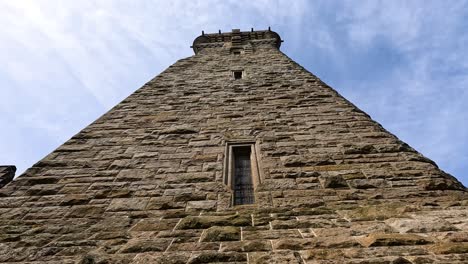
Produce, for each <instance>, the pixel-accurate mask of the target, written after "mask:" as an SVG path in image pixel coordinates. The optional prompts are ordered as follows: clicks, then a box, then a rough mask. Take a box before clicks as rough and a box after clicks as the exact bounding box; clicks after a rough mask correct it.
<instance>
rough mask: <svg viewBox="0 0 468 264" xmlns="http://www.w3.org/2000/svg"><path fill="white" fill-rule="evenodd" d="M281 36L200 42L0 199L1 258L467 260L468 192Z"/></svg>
mask: <svg viewBox="0 0 468 264" xmlns="http://www.w3.org/2000/svg"><path fill="white" fill-rule="evenodd" d="M281 42H282V40H281V38H280V36H279V35H278V34H277V33H275V32H273V31H271V30H262V31H254V30H253V29H252V30H251V31H247V32H242V31H240V30H232V32H226V33H221V32H219V33H214V34H205V33H203V34H202V35H201V36H199V37H197V38H196V39H195V41H194V43H193V46H192V47H193V50H194V52H195V55H193V56H191V57H189V58H185V59H181V60H179V61H177V62H176V63H175V64H173V65H172V66H170V67H169V68H168V69H166V70H165V71H164V72H162V73H161V74H159V75H158V76H156V77H155V78H154V79H152V80H151V81H149V82H148V83H147V84H145V85H144V86H143V87H142V88H140V89H138V90H137V91H136V92H135V93H133V94H132V95H131V96H129V97H128V98H127V99H125V100H124V101H122V102H121V103H120V104H118V105H117V106H115V107H114V108H113V109H112V110H110V111H109V112H108V113H106V114H104V115H103V116H102V117H101V118H99V119H98V120H96V121H95V122H93V123H92V124H91V125H89V126H88V127H86V128H85V129H83V130H82V131H81V132H79V133H78V134H77V135H75V136H73V137H72V138H71V139H70V140H68V141H67V142H66V143H65V144H63V145H62V146H60V147H59V148H58V149H56V150H55V151H53V152H52V153H50V154H49V155H48V156H46V157H45V158H44V159H42V160H40V161H39V162H38V163H36V164H35V165H34V166H33V167H31V168H30V169H28V170H27V171H26V172H25V173H24V174H22V175H21V176H19V177H18V178H17V179H16V180H14V181H12V182H11V183H9V184H7V185H6V186H4V187H3V188H2V189H0V196H1V198H0V212H1V213H0V262H2V263H50V264H52V263H82V264H85V263H184V264H185V263H317V264H325V263H355V264H358V263H361V264H364V263H375V264H384V263H385V264H387V263H388V264H390V263H394V264H397V263H398V264H402V263H413V264H419V263H468V193H467V190H466V188H465V187H464V186H463V185H462V184H461V183H460V182H458V181H457V180H456V179H455V178H454V177H452V176H450V175H448V174H447V173H445V172H443V171H442V170H440V169H439V168H438V167H437V165H436V164H435V163H434V162H433V161H431V160H429V159H428V158H426V157H424V156H423V155H421V154H420V153H418V152H417V151H415V150H414V149H412V148H411V147H410V146H408V145H407V144H405V143H404V142H402V141H400V140H399V139H398V138H397V137H396V136H395V135H392V134H391V133H389V132H388V131H386V130H385V129H384V128H382V127H381V126H380V125H379V124H378V123H377V122H375V121H373V120H372V119H371V118H370V117H369V116H368V115H367V114H366V113H364V112H363V111H361V110H360V109H359V108H357V107H356V106H355V105H353V104H352V103H351V102H349V101H347V100H346V99H345V98H343V97H342V96H340V95H339V94H338V93H337V92H336V91H335V90H333V89H332V88H331V87H329V86H328V85H327V84H325V83H324V82H323V81H321V80H320V79H319V78H317V77H316V76H315V75H313V74H311V73H310V72H308V71H307V70H306V69H304V68H303V67H301V66H300V65H298V64H297V63H295V62H294V61H293V60H291V59H290V58H288V57H287V56H286V55H285V54H283V53H282V52H281V51H280V49H279V48H280V46H281Z"/></svg>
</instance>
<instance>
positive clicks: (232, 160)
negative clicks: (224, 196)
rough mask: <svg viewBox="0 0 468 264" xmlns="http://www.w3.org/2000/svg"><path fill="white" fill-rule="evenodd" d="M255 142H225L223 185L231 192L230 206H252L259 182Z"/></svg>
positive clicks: (259, 170) (257, 155)
mask: <svg viewBox="0 0 468 264" xmlns="http://www.w3.org/2000/svg"><path fill="white" fill-rule="evenodd" d="M257 147H258V146H257V144H256V143H255V142H251V141H244V142H242V141H241V142H227V144H226V155H225V160H224V184H226V185H227V186H228V187H229V189H230V190H231V194H232V196H231V198H232V199H231V202H232V205H242V204H254V203H255V189H256V188H257V186H258V185H259V184H260V182H261V177H260V172H261V169H260V166H259V161H258V157H259V154H258V148H257Z"/></svg>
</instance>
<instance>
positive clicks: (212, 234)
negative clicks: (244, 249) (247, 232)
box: [200, 226, 240, 242]
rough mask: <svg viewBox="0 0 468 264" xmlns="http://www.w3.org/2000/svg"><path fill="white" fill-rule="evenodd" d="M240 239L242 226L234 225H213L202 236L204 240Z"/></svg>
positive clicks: (201, 239)
mask: <svg viewBox="0 0 468 264" xmlns="http://www.w3.org/2000/svg"><path fill="white" fill-rule="evenodd" d="M235 240H240V228H239V227H234V226H212V227H210V228H208V229H206V230H205V232H204V233H203V235H202V236H201V238H200V241H202V242H214V241H235Z"/></svg>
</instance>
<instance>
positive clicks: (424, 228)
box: [385, 217, 458, 233]
mask: <svg viewBox="0 0 468 264" xmlns="http://www.w3.org/2000/svg"><path fill="white" fill-rule="evenodd" d="M385 223H387V224H388V225H389V226H391V227H392V228H393V229H395V230H397V231H398V232H400V233H428V232H443V231H457V230H458V229H457V228H456V227H455V226H453V225H452V224H450V223H449V222H447V221H445V220H443V219H440V218H429V217H426V218H419V219H418V218H416V219H407V218H395V219H394V218H392V219H388V220H386V221H385Z"/></svg>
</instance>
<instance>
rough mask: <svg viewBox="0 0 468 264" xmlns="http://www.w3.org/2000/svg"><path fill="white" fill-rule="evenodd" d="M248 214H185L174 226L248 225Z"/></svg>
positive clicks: (249, 221)
mask: <svg viewBox="0 0 468 264" xmlns="http://www.w3.org/2000/svg"><path fill="white" fill-rule="evenodd" d="M250 225H252V218H251V216H250V215H237V214H236V215H230V216H187V217H185V218H183V219H182V220H181V221H180V223H179V224H178V225H177V226H176V228H177V229H200V228H209V227H211V226H250Z"/></svg>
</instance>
